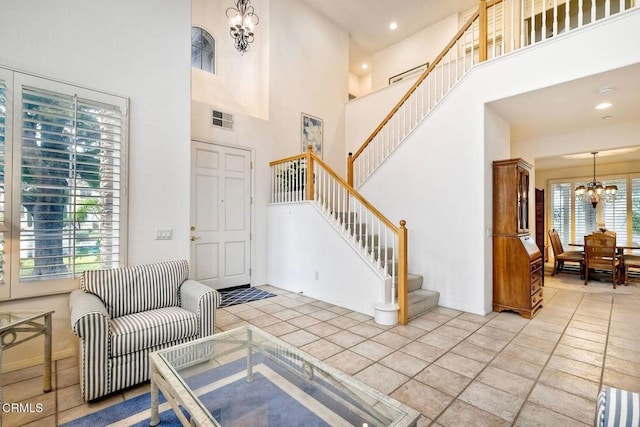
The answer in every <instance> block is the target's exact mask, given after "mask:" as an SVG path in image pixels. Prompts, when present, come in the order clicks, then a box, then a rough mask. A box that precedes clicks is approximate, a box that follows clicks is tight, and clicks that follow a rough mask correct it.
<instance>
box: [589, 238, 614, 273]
mask: <svg viewBox="0 0 640 427" xmlns="http://www.w3.org/2000/svg"><path fill="white" fill-rule="evenodd" d="M584 254H585V256H584V261H585V264H586V268H598V269H604V270H611V271H613V272H614V273H615V267H616V261H617V259H616V236H612V235H610V234H607V233H593V234H591V235H588V236H584Z"/></svg>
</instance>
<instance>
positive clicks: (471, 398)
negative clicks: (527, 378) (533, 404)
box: [458, 381, 524, 422]
mask: <svg viewBox="0 0 640 427" xmlns="http://www.w3.org/2000/svg"><path fill="white" fill-rule="evenodd" d="M458 399H459V400H462V401H464V402H467V403H468V404H470V405H473V406H475V407H476V408H480V409H482V410H484V411H486V412H489V413H490V414H493V415H496V416H498V417H500V418H502V419H504V420H507V421H509V422H512V421H513V420H514V419H515V418H516V415H518V411H519V410H520V407H521V406H522V404H523V403H524V398H523V397H518V396H515V395H513V394H510V393H506V392H504V391H502V390H498V389H497V388H493V387H490V386H488V385H486V384H483V383H481V382H477V381H474V382H472V383H471V384H470V385H469V386H468V387H467V388H466V389H464V391H463V392H462V394H460V396H459V397H458Z"/></svg>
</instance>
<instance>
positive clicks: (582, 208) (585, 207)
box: [572, 182, 598, 243]
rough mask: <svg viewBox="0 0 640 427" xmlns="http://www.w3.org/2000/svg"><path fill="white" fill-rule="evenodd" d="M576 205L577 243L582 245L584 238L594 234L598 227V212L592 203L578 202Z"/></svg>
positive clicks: (580, 183) (585, 183) (584, 183)
mask: <svg viewBox="0 0 640 427" xmlns="http://www.w3.org/2000/svg"><path fill="white" fill-rule="evenodd" d="M587 184H588V183H587V182H577V183H576V184H575V185H576V186H578V185H584V186H586V185H587ZM572 191H573V189H572ZM575 203H576V215H575V241H576V242H577V243H582V242H584V236H586V235H587V234H591V233H593V231H594V230H595V229H596V228H597V227H598V212H597V210H596V209H594V208H593V206H592V205H591V202H590V201H580V200H576V201H575Z"/></svg>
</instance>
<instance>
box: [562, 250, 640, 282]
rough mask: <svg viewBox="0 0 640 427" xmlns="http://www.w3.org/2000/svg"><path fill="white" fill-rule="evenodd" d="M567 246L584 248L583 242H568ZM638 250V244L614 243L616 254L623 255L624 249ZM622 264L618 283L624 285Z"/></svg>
mask: <svg viewBox="0 0 640 427" xmlns="http://www.w3.org/2000/svg"><path fill="white" fill-rule="evenodd" d="M569 246H573V247H576V248H583V249H584V243H569ZM634 249H636V250H640V245H639V244H636V243H633V244H631V245H616V252H617V253H618V255H624V251H625V250H634ZM621 266H622V273H623V274H622V279H621V281H620V284H622V285H624V283H625V280H624V268H625V266H624V263H622V264H621Z"/></svg>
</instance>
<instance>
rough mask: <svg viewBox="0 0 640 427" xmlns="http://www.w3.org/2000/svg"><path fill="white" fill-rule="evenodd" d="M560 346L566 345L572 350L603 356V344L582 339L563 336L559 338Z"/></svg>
mask: <svg viewBox="0 0 640 427" xmlns="http://www.w3.org/2000/svg"><path fill="white" fill-rule="evenodd" d="M559 343H560V344H562V345H567V346H569V347H573V348H579V349H582V350H587V351H591V352H593V353H600V354H604V349H605V343H600V342H595V341H590V340H585V339H583V338H576V337H572V336H569V335H564V336H563V337H562V338H560V342H559Z"/></svg>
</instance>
